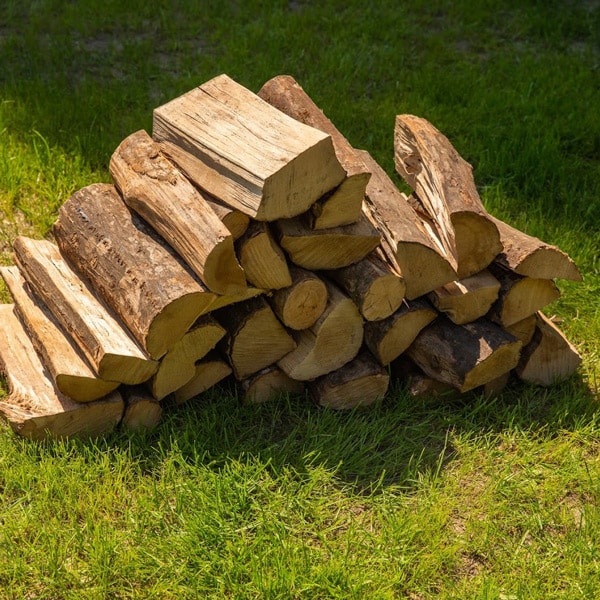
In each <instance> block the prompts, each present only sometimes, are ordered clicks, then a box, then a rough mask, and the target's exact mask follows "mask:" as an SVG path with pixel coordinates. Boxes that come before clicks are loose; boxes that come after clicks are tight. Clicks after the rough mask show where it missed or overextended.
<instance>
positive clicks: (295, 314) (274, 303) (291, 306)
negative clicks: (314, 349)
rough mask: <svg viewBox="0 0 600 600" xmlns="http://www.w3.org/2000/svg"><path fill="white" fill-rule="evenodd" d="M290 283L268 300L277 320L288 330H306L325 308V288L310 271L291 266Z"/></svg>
mask: <svg viewBox="0 0 600 600" xmlns="http://www.w3.org/2000/svg"><path fill="white" fill-rule="evenodd" d="M290 274H291V276H292V283H291V285H290V286H288V287H287V288H284V289H281V290H276V291H275V292H274V293H273V296H272V297H271V298H270V300H269V304H270V305H271V308H272V309H273V311H274V312H275V314H276V315H277V317H278V318H279V320H280V321H281V322H282V323H283V324H284V325H285V326H286V327H289V328H290V329H296V330H299V329H308V328H309V327H310V326H311V325H314V324H315V322H316V321H317V319H318V318H319V317H320V316H321V315H322V314H323V311H324V310H325V306H327V286H326V285H325V283H324V282H323V280H322V279H320V278H319V277H318V275H316V274H315V273H312V272H311V271H306V270H305V269H301V268H300V267H296V266H294V265H292V266H291V267H290Z"/></svg>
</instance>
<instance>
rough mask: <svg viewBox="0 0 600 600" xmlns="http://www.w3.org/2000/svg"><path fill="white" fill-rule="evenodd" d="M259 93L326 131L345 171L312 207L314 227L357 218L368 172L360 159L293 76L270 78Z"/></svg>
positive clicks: (348, 221) (281, 109)
mask: <svg viewBox="0 0 600 600" xmlns="http://www.w3.org/2000/svg"><path fill="white" fill-rule="evenodd" d="M258 95H259V96H260V97H261V98H263V99H264V100H266V101H267V102H268V103H269V104H271V105H272V106H275V107H276V108H278V109H279V110H280V111H282V112H283V113H285V114H286V115H288V116H290V117H292V118H293V119H296V120H297V121H300V122H301V123H304V124H306V125H310V126H311V127H315V128H316V129H319V130H320V131H322V132H324V133H327V134H329V135H330V136H331V139H332V141H333V147H334V148H335V154H336V156H337V159H338V160H339V161H340V164H341V165H342V167H343V168H344V170H345V171H346V173H347V177H346V178H345V179H344V181H342V183H341V184H340V185H339V186H338V187H337V188H336V189H335V190H333V191H332V192H331V194H329V195H327V196H326V197H325V198H322V199H320V200H319V201H318V202H316V203H315V204H314V205H313V206H312V209H311V213H310V214H311V219H312V226H313V228H314V229H323V228H328V227H337V226H340V225H349V224H350V223H355V222H356V221H358V220H359V219H360V216H361V205H362V202H363V198H364V196H365V190H366V185H367V182H368V181H369V178H370V176H371V175H370V172H369V171H368V170H367V169H366V168H365V166H364V164H362V161H360V160H357V156H356V154H355V152H354V148H352V146H351V145H350V143H349V142H348V140H347V139H346V138H345V137H344V136H343V135H342V134H341V133H340V132H339V131H338V129H337V128H336V126H335V125H334V124H333V123H332V122H331V121H330V120H329V119H328V118H327V117H326V116H325V115H324V114H323V111H322V110H321V109H320V108H319V107H318V106H317V105H316V104H315V103H314V102H313V100H312V99H311V98H310V96H309V95H308V94H307V93H306V92H305V91H304V90H303V89H302V87H300V85H299V84H298V83H297V82H296V81H295V80H294V79H293V77H290V76H289V75H279V76H277V77H273V79H270V80H269V81H267V82H266V83H265V84H264V85H263V87H262V88H261V89H260V91H259V92H258Z"/></svg>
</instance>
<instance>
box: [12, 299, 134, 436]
mask: <svg viewBox="0 0 600 600" xmlns="http://www.w3.org/2000/svg"><path fill="white" fill-rule="evenodd" d="M0 370H1V371H2V372H3V373H4V375H5V377H6V382H7V384H8V389H9V395H8V396H6V397H5V398H4V399H2V400H1V401H0V414H1V415H2V416H3V417H4V418H5V419H6V420H7V421H8V423H9V425H10V426H11V428H12V429H13V431H15V432H16V433H18V434H19V435H21V436H23V437H26V438H31V439H34V440H41V439H44V438H46V437H48V436H50V437H56V438H63V437H68V436H81V437H88V436H97V435H102V434H106V433H109V432H110V431H112V430H113V429H114V428H115V427H116V426H117V425H118V423H119V421H120V420H121V417H122V415H123V398H122V397H121V395H120V394H119V392H117V391H113V392H111V393H110V394H109V395H108V396H105V397H104V398H103V399H101V400H95V401H94V402H85V403H81V402H75V401H73V400H71V399H70V398H67V396H65V395H64V394H62V393H61V392H60V391H59V390H58V389H57V388H56V386H55V385H54V383H53V382H52V381H51V380H50V378H49V377H48V375H47V372H46V371H45V369H44V366H43V365H42V362H41V360H40V357H39V356H38V354H37V353H36V351H35V349H34V347H33V345H32V343H31V340H30V338H29V335H28V334H27V332H26V331H25V330H24V329H23V326H22V325H21V323H20V321H19V319H18V318H17V317H16V315H15V314H14V312H13V305H12V304H3V305H1V306H0Z"/></svg>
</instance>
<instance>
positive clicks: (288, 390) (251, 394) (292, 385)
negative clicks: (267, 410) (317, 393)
mask: <svg viewBox="0 0 600 600" xmlns="http://www.w3.org/2000/svg"><path fill="white" fill-rule="evenodd" d="M239 388H240V394H241V399H242V402H243V403H244V404H262V403H264V402H271V401H273V400H277V399H279V398H281V396H282V395H284V394H301V393H302V392H303V391H304V384H303V383H302V382H301V381H295V380H294V379H291V378H290V377H288V376H287V375H286V374H285V373H284V372H283V371H282V370H281V369H279V368H278V367H277V366H276V365H271V366H270V367H266V368H264V369H261V370H260V371H259V372H258V373H254V374H253V375H250V377H248V378H247V379H244V380H243V381H240V382H239Z"/></svg>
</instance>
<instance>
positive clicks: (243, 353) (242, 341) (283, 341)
mask: <svg viewBox="0 0 600 600" xmlns="http://www.w3.org/2000/svg"><path fill="white" fill-rule="evenodd" d="M213 314H214V317H215V319H217V321H218V322H219V323H220V324H221V325H222V326H223V327H224V328H225V329H226V331H227V334H226V335H225V338H224V339H223V341H222V342H221V343H220V348H221V349H222V351H223V354H224V355H225V357H226V358H227V360H228V361H229V364H230V365H231V367H232V369H233V374H234V376H235V378H236V379H238V380H240V379H245V378H246V377H248V376H249V375H252V373H256V372H257V371H260V370H261V369H264V368H265V367H268V366H269V365H272V364H273V363H275V362H276V361H278V360H279V359H280V358H282V357H283V356H285V355H286V354H287V353H288V352H290V351H292V350H293V349H294V348H295V347H296V343H295V342H294V340H293V339H292V337H291V336H290V335H289V333H288V332H287V331H286V330H285V328H284V327H283V325H282V324H281V323H280V322H279V321H278V320H277V317H276V316H275V314H274V313H273V311H272V310H271V307H270V306H269V305H268V304H267V302H266V300H265V299H264V298H261V297H258V298H253V299H251V300H248V301H246V302H240V303H238V304H236V305H235V306H234V307H225V308H222V309H220V310H219V311H217V312H216V313H213Z"/></svg>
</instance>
